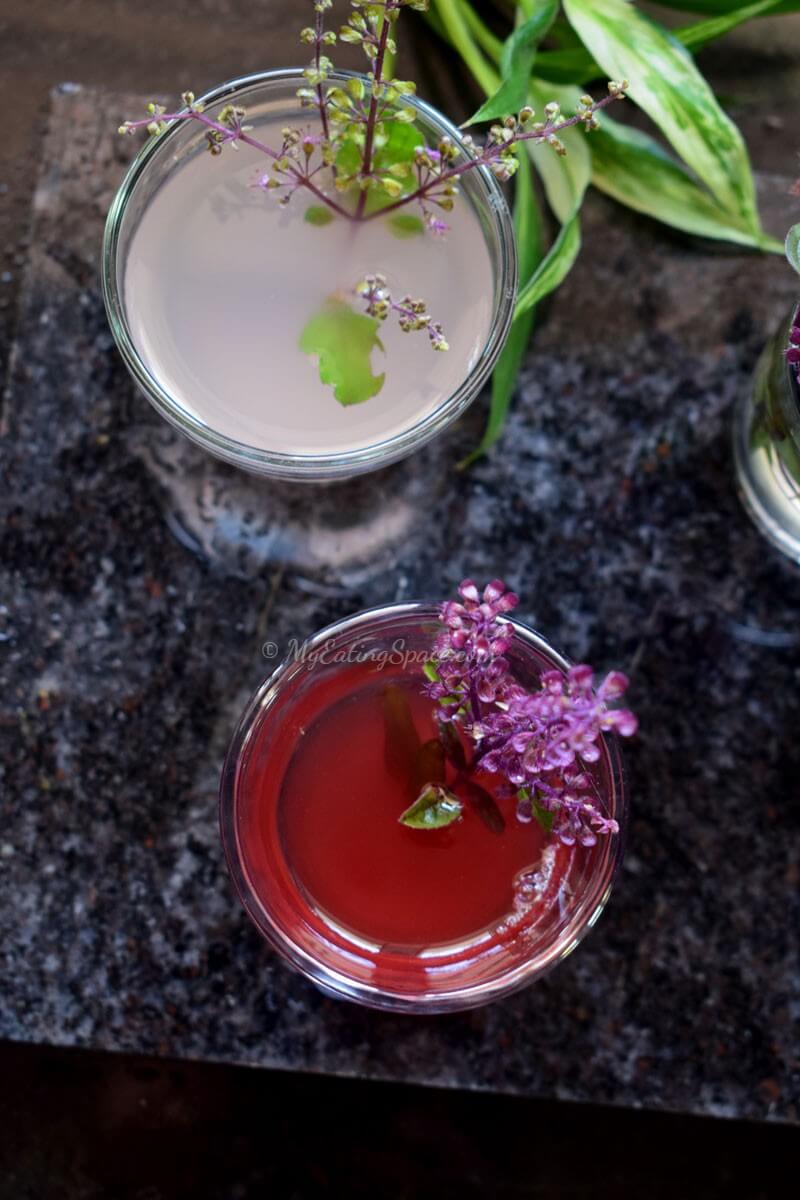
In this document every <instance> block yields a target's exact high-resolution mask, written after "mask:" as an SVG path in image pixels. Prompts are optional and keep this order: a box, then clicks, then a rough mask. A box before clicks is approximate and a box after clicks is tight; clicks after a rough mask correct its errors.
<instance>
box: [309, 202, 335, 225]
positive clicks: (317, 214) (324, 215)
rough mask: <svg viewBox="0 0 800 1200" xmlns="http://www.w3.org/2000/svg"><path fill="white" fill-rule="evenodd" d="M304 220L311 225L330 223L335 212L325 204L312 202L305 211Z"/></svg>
mask: <svg viewBox="0 0 800 1200" xmlns="http://www.w3.org/2000/svg"><path fill="white" fill-rule="evenodd" d="M303 220H304V221H308V223H309V225H330V223H331V221H332V220H333V213H332V212H331V210H330V209H329V208H326V207H325V205H324V204H311V205H309V207H308V208H307V209H306V211H305V212H304V213H303Z"/></svg>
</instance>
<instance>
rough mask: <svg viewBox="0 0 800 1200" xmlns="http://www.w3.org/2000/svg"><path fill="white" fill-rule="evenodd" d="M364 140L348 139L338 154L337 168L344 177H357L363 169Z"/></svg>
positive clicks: (344, 140) (340, 147)
mask: <svg viewBox="0 0 800 1200" xmlns="http://www.w3.org/2000/svg"><path fill="white" fill-rule="evenodd" d="M362 147H363V138H362V139H360V140H356V138H354V137H346V138H344V139H343V140H342V143H341V145H340V146H339V149H338V150H337V152H336V168H337V170H339V171H341V173H342V174H343V175H357V174H358V172H359V171H360V169H361V153H362Z"/></svg>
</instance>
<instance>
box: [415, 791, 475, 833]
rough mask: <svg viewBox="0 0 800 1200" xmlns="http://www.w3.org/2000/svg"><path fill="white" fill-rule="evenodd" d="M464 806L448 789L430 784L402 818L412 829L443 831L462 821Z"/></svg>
mask: <svg viewBox="0 0 800 1200" xmlns="http://www.w3.org/2000/svg"><path fill="white" fill-rule="evenodd" d="M463 807H464V806H463V804H462V803H461V801H460V800H459V798H458V796H454V795H453V793H452V792H449V791H448V790H447V788H446V787H443V786H442V785H441V784H438V783H429V784H428V785H427V786H426V787H424V788H423V789H422V791H421V792H420V794H419V796H418V797H417V799H416V800H415V801H414V803H413V804H412V805H411V807H410V808H407V809H406V811H405V812H404V813H403V815H402V816H401V818H400V821H401V822H402V824H403V825H408V826H409V828H411V829H443V828H444V827H445V826H446V825H452V824H453V822H454V821H460V820H461V813H462V811H463Z"/></svg>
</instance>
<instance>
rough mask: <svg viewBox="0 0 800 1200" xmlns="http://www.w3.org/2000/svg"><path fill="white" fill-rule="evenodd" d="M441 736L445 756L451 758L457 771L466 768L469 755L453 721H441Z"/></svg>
mask: <svg viewBox="0 0 800 1200" xmlns="http://www.w3.org/2000/svg"><path fill="white" fill-rule="evenodd" d="M439 737H440V739H441V743H442V749H443V750H444V754H445V757H446V758H449V759H450V762H451V763H452V764H453V766H454V767H455V768H456V770H457V771H464V770H466V766H467V756H466V754H465V753H464V747H463V746H462V745H461V739H460V738H459V736H458V734H457V733H456V730H455V726H454V725H453V722H452V721H441V722H440V723H439Z"/></svg>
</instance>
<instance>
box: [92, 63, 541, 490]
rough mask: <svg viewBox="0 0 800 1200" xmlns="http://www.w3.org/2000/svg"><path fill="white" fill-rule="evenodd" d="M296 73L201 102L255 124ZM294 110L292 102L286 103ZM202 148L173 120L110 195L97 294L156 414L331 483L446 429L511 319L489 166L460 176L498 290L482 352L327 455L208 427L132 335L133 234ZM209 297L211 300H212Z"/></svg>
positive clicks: (239, 456) (218, 452)
mask: <svg viewBox="0 0 800 1200" xmlns="http://www.w3.org/2000/svg"><path fill="white" fill-rule="evenodd" d="M351 75H352V73H351V72H339V73H333V74H332V75H331V76H330V78H331V81H332V82H346V81H347V79H348V78H350V77H351ZM304 82H305V81H304V77H303V72H302V71H301V70H298V69H291V70H283V71H267V72H264V73H261V74H257V75H250V76H246V77H244V78H242V79H236V80H232V81H231V82H229V83H225V84H222V85H220V86H219V87H217V88H214V89H213V90H212V91H210V92H208V93H207V94H206V95H205V96H202V97H201V98H200V100H199V101H198V103H202V104H204V105H205V106H206V107H210V106H214V105H217V104H219V103H221V102H223V101H224V102H228V103H235V104H237V105H238V104H240V105H242V106H244V107H245V108H246V109H247V111H248V116H249V117H250V118H251V119H253V120H257V119H258V118H259V117H261V116H263V115H264V114H266V113H268V112H275V111H278V110H280V111H282V110H283V109H284V108H286V110H287V120H288V119H289V115H288V113H289V106H296V91H297V88H298V86H301V85H302V84H303V83H304ZM407 99H408V103H409V104H411V105H412V106H413V107H414V108H415V109H416V110H417V113H418V117H417V124H418V126H419V127H420V128H421V129H422V130H424V131H425V133H426V134H427V136H428V137H429V138H430V139H431V140H432V141H433V142H437V141H439V140H440V139H441V138H442V136H444V135H447V136H448V137H450V138H451V139H452V141H453V142H454V143H455V144H456V145H457V146H459V147H462V148H463V149H464V152H465V153H468V151H466V149H465V148H464V146H463V139H462V135H461V133H460V131H459V129H458V128H457V127H456V126H455V125H453V124H452V123H451V122H450V121H448V120H447V118H446V117H444V116H443V115H442V114H441V113H439V112H438V111H437V110H436V109H434V108H432V107H431V106H430V105H428V104H426V103H425V102H424V101H422V100H419V99H417V98H416V97H414V96H409V97H408V98H407ZM292 111H293V107H292ZM206 149H207V146H206V141H205V137H204V132H203V129H202V128H201V127H198V126H197V125H196V124H195V123H194V122H192V121H186V122H175V123H173V124H172V125H171V126H170V127H169V128H168V130H167V131H166V132H165V133H164V134H163V135H162V136H161V137H159V138H155V139H151V140H150V141H148V142H147V143H146V144H145V145H144V147H143V149H142V151H141V152H140V153H139V155H138V156H137V157H136V159H135V160H134V162H133V163H132V165H131V167H130V169H129V170H128V173H127V175H126V176H125V179H124V180H123V182H122V185H121V187H120V189H119V191H118V192H117V195H116V196H115V198H114V201H113V203H112V205H111V208H110V210H109V214H108V219H107V221H106V228H105V236H104V241H103V261H102V278H103V295H104V299H105V305H106V311H107V314H108V319H109V322H110V325H111V330H112V333H113V335H114V340H115V341H116V343H117V346H118V348H119V350H120V352H121V354H122V357H123V358H124V360H125V364H126V366H127V368H128V370H129V372H130V373H131V375H132V377H133V379H134V381H135V383H136V384H137V386H138V387H139V389H140V390H141V392H142V393H143V394H144V395H145V396H146V398H147V399H148V400H149V401H150V403H151V404H153V406H154V407H155V408H156V409H157V411H158V412H159V413H160V414H161V416H162V417H164V418H165V419H166V420H167V421H169V422H170V423H171V424H172V425H174V426H175V427H176V428H177V429H179V430H180V431H181V432H182V433H183V434H185V435H186V436H187V437H188V438H190V439H191V440H192V441H194V442H196V443H197V444H198V445H200V446H202V447H203V448H204V449H205V450H207V451H209V452H210V453H211V454H213V455H215V456H216V457H217V458H220V459H223V460H224V461H226V462H229V463H232V464H233V465H234V466H238V467H241V468H244V469H245V470H248V471H251V472H254V473H256V474H259V475H269V476H273V477H277V478H281V479H298V480H326V479H327V480H334V479H343V478H349V477H351V476H353V475H358V474H361V473H363V472H366V471H372V470H376V469H378V468H380V467H384V466H387V465H388V464H389V463H393V462H396V461H397V460H398V459H401V458H404V457H406V456H407V455H409V454H411V453H412V452H413V451H415V450H416V449H418V448H419V447H420V446H423V445H424V444H425V443H426V442H428V441H430V439H431V438H433V437H435V436H436V435H437V434H438V433H440V432H441V431H442V430H444V429H445V428H446V427H447V426H448V425H450V424H451V423H452V422H453V421H454V420H455V419H456V418H457V417H459V416H460V415H461V414H462V413H463V412H464V411H465V409H466V408H467V407H468V406H469V405H470V404H471V403H472V401H473V400H474V399H475V398H476V397H477V395H478V393H479V392H480V390H481V388H482V387H483V385H484V383H485V382H486V381H487V379H488V378H489V375H490V374H491V371H492V368H493V367H494V364H495V362H496V360H497V357H498V355H499V354H500V351H501V350H502V348H503V344H504V342H505V339H506V336H507V334H508V330H509V328H510V326H511V321H512V319H513V315H514V304H515V301H516V292H517V254H516V245H515V240H514V228H513V222H512V220H511V214H510V212H509V209H508V205H507V203H506V200H505V197H504V195H503V192H502V190H501V188H500V187H499V185H498V183H497V180H496V179H495V178H494V176H493V175H492V174H491V172H490V171H489V170H488V169H487V168H485V167H479V168H476V169H475V170H473V171H470V172H469V173H468V175H466V176H464V177H463V178H462V180H461V190H462V193H463V195H462V203H467V204H470V205H472V207H473V210H474V212H475V214H476V215H477V217H478V221H479V224H480V227H481V229H482V232H483V236H484V239H485V241H486V246H487V250H488V253H489V256H490V259H491V264H492V273H493V279H494V295H493V307H492V320H491V325H490V328H489V331H488V334H487V337H486V342H485V345H484V348H483V351H482V353H481V354H480V356H479V357H478V359H477V361H476V362H475V363H474V364H473V366H472V367H471V369H470V370H469V372H468V374H467V375H466V377H465V378H464V380H463V382H462V383H461V385H460V386H459V387H458V388H457V390H456V391H455V392H453V393H452V394H451V395H449V396H448V395H443V396H442V397H441V402H440V403H439V404H438V406H437V407H436V408H435V409H433V411H431V412H429V413H428V414H427V415H426V416H425V417H423V418H422V419H421V420H419V421H418V422H417V423H416V424H415V425H414V426H412V427H411V428H409V429H406V430H403V431H402V432H400V433H398V434H396V435H394V436H391V437H388V438H385V439H382V440H379V441H377V442H376V443H375V444H374V445H370V446H366V447H363V446H362V447H359V448H357V449H354V450H345V451H338V452H333V453H330V454H291V453H285V452H276V451H270V450H267V449H263V448H260V447H257V446H250V445H246V444H244V443H242V442H238V441H235V440H234V439H232V438H230V437H228V436H226V435H225V434H223V433H221V432H219V431H216V430H214V429H213V428H211V427H210V426H209V425H208V424H206V423H205V422H203V421H202V420H200V419H199V418H198V417H196V416H195V415H194V414H192V413H190V412H188V411H187V410H186V408H184V407H183V406H182V405H181V404H180V403H179V402H178V400H177V399H176V398H175V397H174V396H173V395H171V394H170V392H169V390H168V388H167V387H166V385H165V384H164V382H163V381H162V380H160V379H158V378H156V377H155V375H154V374H153V373H152V372H151V370H150V369H149V368H148V365H147V364H146V362H145V361H144V359H143V357H142V356H141V354H140V353H139V350H138V349H137V346H136V344H135V341H134V338H133V336H132V334H131V328H130V323H129V319H128V313H127V311H126V300H125V268H126V256H127V254H128V251H129V248H130V245H131V241H132V238H133V235H134V233H135V231H136V228H137V225H138V223H139V221H140V220H141V217H142V214H143V213H144V211H145V209H146V208H147V205H148V204H149V202H150V200H151V199H152V198H153V197H154V196H155V194H156V192H158V191H159V189H161V188H163V187H168V186H169V181H170V177H171V176H172V175H173V174H174V173H175V172H177V171H178V170H180V168H181V167H182V166H183V164H184V163H185V162H186V161H187V160H188V159H189V158H190V157H192V156H193V155H195V154H198V153H205V152H206ZM212 300H213V298H212V297H210V298H209V302H212Z"/></svg>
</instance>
